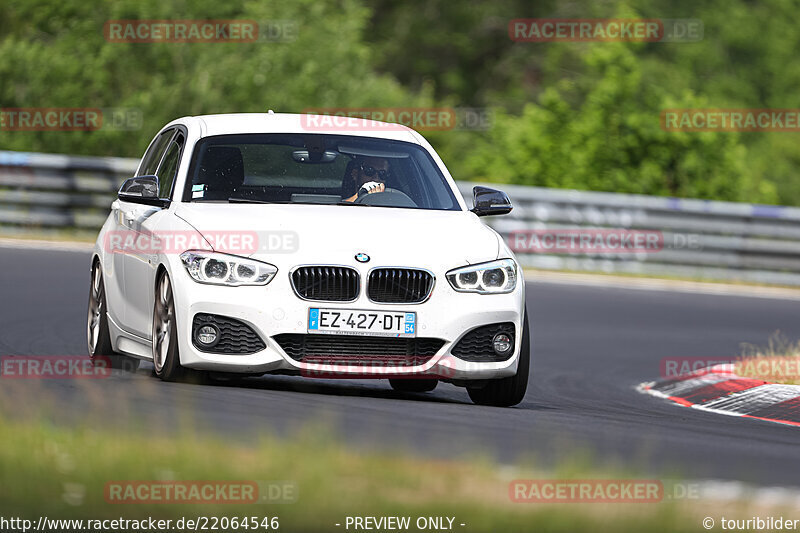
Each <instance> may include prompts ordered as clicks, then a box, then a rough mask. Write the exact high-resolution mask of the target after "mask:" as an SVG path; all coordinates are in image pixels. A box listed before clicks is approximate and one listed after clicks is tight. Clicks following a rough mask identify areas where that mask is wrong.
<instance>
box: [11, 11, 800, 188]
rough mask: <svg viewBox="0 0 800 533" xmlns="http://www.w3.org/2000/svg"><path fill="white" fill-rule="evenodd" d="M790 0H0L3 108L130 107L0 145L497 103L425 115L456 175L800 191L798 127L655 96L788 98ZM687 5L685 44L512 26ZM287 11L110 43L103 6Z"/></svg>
mask: <svg viewBox="0 0 800 533" xmlns="http://www.w3.org/2000/svg"><path fill="white" fill-rule="evenodd" d="M798 8H800V2H798V1H797V0H763V1H760V2H753V1H751V0H706V1H704V2H697V1H696V0H692V1H689V0H669V1H667V0H661V1H657V0H640V1H632V0H631V1H625V0H606V1H604V2H592V1H591V0H575V1H570V2H559V1H556V0H546V1H543V2H536V3H533V2H529V1H525V0H493V1H492V2H454V1H452V0H408V1H404V2H396V1H393V0H376V1H368V0H335V1H320V0H292V1H291V2H286V1H278V0H269V1H263V0H231V1H228V2H217V1H212V0H193V1H192V2H188V1H187V0H121V1H115V2H105V1H99V0H95V1H86V0H83V1H80V2H78V1H75V0H59V1H58V2H55V1H53V0H5V1H4V2H3V3H2V4H0V108H29V107H95V108H130V109H136V110H139V111H141V114H142V117H143V123H142V125H141V128H140V129H136V130H133V131H124V130H113V129H109V128H103V129H101V130H98V131H93V132H19V131H0V149H5V150H29V151H43V152H63V153H76V154H92V155H119V156H133V157H138V156H140V155H141V153H142V152H143V151H144V148H145V147H146V145H147V143H148V141H149V140H150V138H151V137H152V135H153V134H154V133H155V131H156V130H157V128H159V127H160V126H161V125H163V124H164V123H166V122H167V121H169V120H171V119H173V118H175V117H178V116H183V115H189V114H204V113H218V112H238V111H264V110H266V109H268V108H272V109H275V110H279V111H289V112H299V111H302V110H304V109H306V108H310V107H314V108H320V107H351V108H362V107H398V106H407V107H408V106H414V107H422V106H437V107H442V106H448V107H453V108H461V107H473V108H483V109H491V110H492V113H493V120H492V121H491V127H490V128H489V129H488V130H454V131H444V132H430V133H428V134H427V135H428V137H429V138H430V139H431V141H432V142H433V144H434V145H435V146H436V148H437V149H438V150H439V151H440V152H441V154H442V156H443V158H444V160H445V162H446V163H447V164H448V166H449V167H450V169H451V171H452V173H453V174H454V176H455V177H456V178H457V179H475V180H488V181H497V182H513V183H520V184H530V185H540V186H548V187H570V188H579V189H593V190H607V191H620V192H634V193H644V194H658V195H673V196H689V197H699V198H713V199H723V200H742V201H755V202H765V203H783V204H800V180H798V179H797V178H796V177H795V175H796V173H797V171H798V167H800V153H798V150H797V149H796V144H797V139H798V137H797V135H798V134H797V133H777V132H758V133H755V132H754V133H735V132H711V133H709V132H706V133H689V132H667V131H664V130H663V129H662V128H661V125H660V122H659V114H660V111H661V110H662V109H665V108H696V107H705V108H767V107H773V108H792V107H800V106H797V104H796V103H795V102H796V97H795V94H793V93H795V92H796V90H797V89H796V87H797V86H798V81H800V61H798V60H797V59H795V56H796V53H797V50H798V49H800V26H798V25H797V24H795V23H794V22H793V21H794V17H795V14H796V13H797V12H798ZM530 17H558V18H596V17H626V18H631V17H645V18H665V19H689V18H691V19H699V20H701V21H702V22H703V25H704V37H703V39H702V40H701V41H699V42H694V43H659V42H653V43H597V42H593V43H563V42H561V43H516V42H513V41H512V40H511V39H510V38H509V36H508V30H507V28H508V22H509V20H511V19H514V18H530ZM119 19H249V20H254V21H259V22H265V21H292V22H293V23H295V24H296V26H297V38H296V39H293V40H290V41H288V42H253V43H182V44H174V43H154V44H142V43H115V42H109V41H108V40H106V38H105V37H104V35H103V25H104V23H105V22H106V21H108V20H119Z"/></svg>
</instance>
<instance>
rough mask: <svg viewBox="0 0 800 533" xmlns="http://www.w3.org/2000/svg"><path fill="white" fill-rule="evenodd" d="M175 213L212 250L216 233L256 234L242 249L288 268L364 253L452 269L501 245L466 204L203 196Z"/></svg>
mask: <svg viewBox="0 0 800 533" xmlns="http://www.w3.org/2000/svg"><path fill="white" fill-rule="evenodd" d="M175 213H176V215H177V216H179V217H180V218H182V219H183V220H185V221H186V222H187V223H189V224H191V225H192V226H193V227H194V228H195V229H197V230H198V231H199V232H200V233H201V234H203V236H205V237H206V239H208V240H209V243H210V244H211V245H212V247H213V248H214V249H217V250H219V249H220V246H219V245H218V244H219V243H220V242H221V241H219V240H218V238H219V235H226V234H231V235H237V234H238V235H241V234H244V235H251V236H255V237H256V239H257V242H258V244H259V245H258V248H259V249H258V250H257V251H255V252H253V251H252V249H251V248H247V249H246V250H245V249H243V248H242V249H240V252H242V253H240V254H239V255H247V256H250V257H253V258H254V259H259V260H262V261H267V262H270V263H273V264H275V265H280V266H284V267H287V266H288V267H291V266H294V265H300V264H341V265H354V264H358V263H357V262H356V260H355V256H356V254H359V253H364V254H367V255H369V256H370V261H369V263H367V264H368V265H369V266H370V267H373V266H380V265H386V266H388V265H391V266H419V267H424V268H428V269H450V268H456V267H458V266H461V265H464V264H473V263H480V262H484V261H491V260H493V259H496V258H497V257H498V253H499V250H500V242H499V239H500V238H499V236H498V235H497V233H495V232H494V230H492V229H491V228H489V227H488V226H486V225H484V224H483V223H482V222H481V221H480V220H479V219H478V217H477V216H475V215H474V214H473V213H470V212H468V211H434V210H421V209H399V208H385V207H367V206H338V205H297V204H293V205H283V204H273V205H262V204H199V203H198V204H179V205H178V206H176V211H175ZM215 244H217V246H215ZM220 251H222V250H220ZM227 251H231V250H230V249H229V250H227Z"/></svg>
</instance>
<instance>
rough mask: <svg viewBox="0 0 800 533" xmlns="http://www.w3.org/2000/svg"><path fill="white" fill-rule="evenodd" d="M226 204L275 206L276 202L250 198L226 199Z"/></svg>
mask: <svg viewBox="0 0 800 533" xmlns="http://www.w3.org/2000/svg"><path fill="white" fill-rule="evenodd" d="M228 203H232V204H276V203H278V202H266V201H264V200H254V199H252V198H228Z"/></svg>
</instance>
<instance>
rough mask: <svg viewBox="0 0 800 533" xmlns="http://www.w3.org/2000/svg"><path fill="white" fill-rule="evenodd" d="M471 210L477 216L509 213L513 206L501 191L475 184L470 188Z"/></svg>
mask: <svg viewBox="0 0 800 533" xmlns="http://www.w3.org/2000/svg"><path fill="white" fill-rule="evenodd" d="M472 195H473V201H472V205H473V206H474V207H473V208H472V212H473V213H475V214H476V215H478V216H479V217H485V216H490V215H505V214H506V213H510V212H511V210H512V209H514V206H513V205H511V200H510V199H509V198H508V195H507V194H506V193H504V192H503V191H498V190H496V189H490V188H489V187H481V186H476V187H474V188H473V189H472Z"/></svg>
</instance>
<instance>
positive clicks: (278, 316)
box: [172, 268, 525, 381]
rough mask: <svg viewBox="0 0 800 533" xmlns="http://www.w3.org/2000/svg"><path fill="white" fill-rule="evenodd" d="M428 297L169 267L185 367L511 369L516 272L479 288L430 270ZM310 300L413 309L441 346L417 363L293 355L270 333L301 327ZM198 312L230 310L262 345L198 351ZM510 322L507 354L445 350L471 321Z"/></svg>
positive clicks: (518, 299) (384, 374) (334, 371)
mask: <svg viewBox="0 0 800 533" xmlns="http://www.w3.org/2000/svg"><path fill="white" fill-rule="evenodd" d="M436 277H437V280H436V284H435V286H434V288H433V292H432V294H431V296H430V298H429V299H428V300H427V301H426V302H424V303H421V304H376V303H373V302H370V301H369V300H368V299H367V297H366V294H364V291H363V290H362V293H361V294H360V296H359V298H358V299H357V300H356V301H354V302H348V303H341V302H310V301H304V300H301V299H300V298H298V297H297V296H296V295H295V293H294V291H293V290H292V287H291V284H290V281H289V277H288V275H287V273H286V272H278V274H277V276H276V277H275V279H273V280H272V282H271V283H270V284H269V285H266V286H263V287H219V286H214V285H203V284H199V283H196V282H194V281H193V280H192V279H191V278H189V276H188V275H187V273H186V272H185V271H184V270H183V269H182V268H181V269H179V270H176V271H175V272H173V276H172V278H173V284H174V286H175V304H176V320H177V327H178V331H179V336H178V342H179V349H180V356H181V364H182V365H183V366H185V367H188V368H194V369H202V370H213V371H218V372H232V373H248V374H262V373H270V372H274V373H289V374H300V375H304V376H308V377H333V376H334V375H335V377H343V378H346V377H360V378H370V377H371V378H388V377H398V376H408V377H437V378H439V379H447V380H455V381H458V380H483V379H496V378H502V377H507V376H512V375H514V374H515V373H516V371H517V361H518V358H519V352H520V347H521V346H522V344H523V343H522V339H521V337H522V331H523V324H522V321H523V316H524V308H525V287H524V280H523V279H522V276H520V279H519V282H518V284H517V287H516V289H515V290H514V292H511V293H509V294H492V295H480V294H470V293H459V292H456V291H454V290H453V289H452V288H451V287H450V285H449V283H448V282H447V281H446V280H445V279H444V275H443V274H437V276H436ZM309 307H333V308H351V309H360V310H391V311H395V310H396V311H401V310H402V311H414V312H416V313H417V336H418V337H427V338H437V339H442V340H443V341H445V344H444V345H443V346H442V348H441V349H439V351H438V352H437V353H436V355H434V356H433V357H432V358H431V359H430V360H428V361H427V362H426V363H425V364H422V365H419V366H399V367H394V366H387V365H384V364H380V365H367V366H364V365H342V364H337V365H336V366H332V365H331V364H315V363H304V362H302V361H296V360H294V359H292V358H291V357H289V356H288V355H286V353H285V352H284V351H283V350H282V349H281V347H280V346H279V345H278V343H277V342H276V341H275V340H274V339H273V336H275V335H278V334H282V333H299V334H306V333H307V319H308V309H309ZM198 313H210V314H215V315H222V316H226V317H230V318H234V319H236V320H239V321H241V322H244V323H245V324H246V325H248V326H249V327H250V328H252V329H253V330H254V331H255V332H256V333H258V335H259V336H260V337H261V338H262V339H263V341H264V342H265V343H266V348H265V349H264V350H261V351H258V352H256V353H253V354H249V355H228V354H214V353H207V352H203V351H200V350H199V349H197V348H196V347H195V346H194V344H193V343H192V338H191V336H192V321H193V318H194V316H195V315H196V314H198ZM497 322H513V323H514V325H515V329H516V339H517V342H515V347H514V354H513V356H512V357H510V358H508V359H506V360H505V361H497V362H480V363H477V362H468V361H464V360H462V359H459V358H457V357H455V356H453V355H452V354H451V353H450V350H451V349H452V348H453V347H454V346H455V344H456V343H457V342H458V341H459V340H460V339H461V337H463V336H464V335H465V334H466V333H467V332H469V331H470V330H472V329H473V328H475V327H479V326H483V325H486V324H492V323H497Z"/></svg>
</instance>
